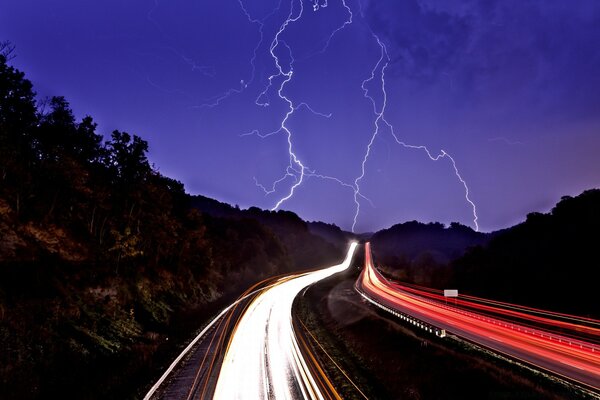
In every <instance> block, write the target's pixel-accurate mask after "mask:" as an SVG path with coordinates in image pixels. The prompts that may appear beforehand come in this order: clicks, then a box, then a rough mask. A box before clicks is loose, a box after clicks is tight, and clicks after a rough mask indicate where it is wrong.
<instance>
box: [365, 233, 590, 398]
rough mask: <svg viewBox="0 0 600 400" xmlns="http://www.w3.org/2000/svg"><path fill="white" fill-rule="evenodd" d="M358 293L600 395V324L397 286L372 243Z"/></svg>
mask: <svg viewBox="0 0 600 400" xmlns="http://www.w3.org/2000/svg"><path fill="white" fill-rule="evenodd" d="M356 288H357V290H359V292H361V294H362V295H363V296H365V297H367V298H368V299H369V300H372V301H375V302H376V303H377V304H380V305H383V306H385V307H386V308H390V309H392V310H395V311H396V312H398V313H402V314H407V315H410V316H412V317H413V318H416V319H418V320H420V321H422V322H425V323H426V324H430V325H433V326H435V327H437V328H440V329H444V330H446V331H447V332H450V333H452V334H454V335H456V336H458V337H461V338H463V339H466V340H468V341H471V342H474V343H476V344H479V345H482V346H484V347H486V348H488V349H491V350H493V351H495V352H498V353H501V354H504V355H507V356H509V357H511V358H514V359H518V360H520V361H523V362H525V363H527V364H529V365H531V366H534V367H537V368H539V369H541V370H545V371H549V372H551V373H553V374H555V375H558V376H562V377H564V378H567V379H568V380H570V381H574V382H576V383H579V384H581V385H582V386H584V387H587V388H591V389H592V390H595V391H598V390H600V345H599V344H598V343H599V342H600V321H597V320H593V319H589V318H580V317H576V316H570V315H566V314H558V313H552V312H547V311H543V310H537V309H532V308H528V307H521V306H517V305H512V304H507V303H501V302H494V301H486V300H485V299H478V298H474V297H468V296H459V298H458V299H456V300H454V299H449V300H448V299H445V298H444V297H443V296H441V295H440V294H437V293H436V292H435V291H434V290H426V289H425V288H418V287H415V286H409V285H403V284H400V283H395V282H391V281H389V280H387V279H386V278H385V277H383V276H382V275H381V273H380V272H379V271H377V269H376V268H375V266H374V264H373V260H372V255H371V249H370V244H369V243H367V244H366V248H365V268H364V270H363V272H362V273H361V275H360V277H359V279H358V281H357V284H356ZM399 315H401V314H399Z"/></svg>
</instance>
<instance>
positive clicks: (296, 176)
mask: <svg viewBox="0 0 600 400" xmlns="http://www.w3.org/2000/svg"><path fill="white" fill-rule="evenodd" d="M294 4H295V2H294V0H292V1H291V3H290V12H289V14H288V16H287V18H286V20H285V21H284V22H283V23H282V24H281V26H280V27H279V30H278V31H277V33H276V34H275V37H274V38H273V41H272V42H271V46H270V48H269V53H270V55H271V58H272V59H273V61H274V64H275V67H276V70H277V72H276V73H275V74H273V75H271V76H269V78H268V85H267V86H266V87H265V89H264V90H263V91H262V92H261V93H260V94H259V95H258V97H257V98H256V101H255V104H256V105H258V106H262V107H267V106H269V105H270V102H269V98H268V92H269V90H270V89H271V87H272V86H273V81H274V80H275V79H277V78H279V77H282V78H283V80H282V82H281V84H280V86H279V89H278V90H277V95H278V97H279V99H280V100H283V101H284V102H286V103H287V104H288V111H287V112H286V114H285V116H284V118H283V120H282V121H281V125H280V126H279V128H278V129H276V130H275V131H272V132H269V133H267V134H261V133H260V132H259V131H258V130H256V129H254V130H252V131H251V132H248V133H244V134H242V135H240V136H251V135H255V136H258V137H259V138H261V139H264V138H267V137H269V136H272V135H275V134H278V133H281V132H284V133H285V135H286V137H287V143H288V148H287V150H288V156H289V164H288V166H287V167H286V170H285V173H284V174H283V176H282V177H281V178H279V179H277V180H276V181H274V182H273V184H272V185H271V187H270V188H267V187H265V186H264V185H263V184H261V183H259V182H258V180H257V179H256V177H254V182H255V184H256V186H257V187H259V188H260V189H262V190H263V191H264V193H265V195H268V194H272V193H275V192H276V190H277V185H279V184H280V183H282V182H283V181H285V180H286V179H288V178H292V179H293V183H292V185H291V186H290V188H289V190H288V192H287V194H286V195H285V196H283V197H281V198H280V199H279V200H278V201H277V202H276V203H275V205H274V206H273V207H272V208H271V210H272V211H274V210H277V209H278V208H279V207H280V206H281V205H282V204H283V203H285V202H286V201H287V200H289V199H290V198H292V197H293V195H294V193H295V191H296V189H297V188H298V187H299V186H300V185H301V184H302V183H303V182H304V179H305V178H307V177H310V178H318V179H322V180H329V181H334V182H336V183H338V184H340V185H341V186H343V187H346V188H350V189H352V191H353V192H356V188H355V187H354V186H353V185H350V184H348V183H346V182H343V181H342V180H340V179H338V178H336V177H333V176H329V175H323V174H319V173H316V172H315V171H313V170H310V169H308V168H307V167H306V166H305V165H304V164H303V162H302V161H301V160H300V158H299V157H298V156H297V154H296V153H295V151H294V147H293V139H292V132H291V130H290V129H289V128H288V127H287V125H286V123H287V121H288V120H289V118H290V117H291V116H292V115H293V114H294V112H295V111H297V110H298V109H299V108H301V107H305V108H306V109H308V110H309V111H310V112H311V113H313V114H315V115H317V116H321V117H324V118H330V117H331V113H330V114H325V113H321V112H317V111H315V110H314V109H313V108H312V107H311V106H310V105H309V104H307V103H306V102H302V103H299V104H298V105H295V104H294V102H293V101H292V100H291V99H290V98H289V97H287V96H286V95H285V94H283V90H284V87H285V85H286V84H287V83H288V82H290V81H291V80H292V77H293V73H294V69H293V65H294V62H295V59H294V56H293V53H292V49H291V48H290V47H289V46H288V44H287V43H285V41H283V40H281V39H280V36H281V35H282V34H283V32H284V31H285V30H286V28H287V27H288V26H289V25H290V24H291V23H294V22H296V21H298V20H299V19H300V18H302V15H303V12H304V3H303V0H300V2H299V4H300V10H299V11H298V13H297V15H295V16H294ZM341 4H342V6H343V7H344V8H345V9H346V11H347V12H348V19H346V20H345V21H344V23H343V24H342V25H341V26H339V27H338V28H336V29H335V30H334V31H333V32H331V34H330V35H329V36H328V38H327V40H326V41H325V45H324V46H323V47H322V48H321V50H319V52H318V53H323V52H325V51H326V50H327V48H328V47H329V44H330V43H331V40H332V39H333V37H334V36H335V35H336V34H337V33H338V32H339V31H341V30H342V29H344V28H345V27H346V26H347V25H350V24H351V23H352V18H353V14H352V10H351V9H350V7H348V5H347V4H346V0H342V1H341ZM327 6H328V1H327V0H325V1H324V2H323V3H320V2H319V1H318V0H314V1H313V2H312V7H313V11H315V12H316V11H318V10H319V9H321V8H325V7H327ZM281 44H282V45H283V46H285V47H286V48H287V50H288V52H289V55H290V58H291V60H290V62H289V69H287V71H284V68H283V67H282V65H281V63H280V59H279V57H278V56H277V55H276V50H277V48H278V47H279V46H280V45H281ZM315 54H317V53H315ZM315 54H312V55H315ZM312 55H311V56H312ZM309 57H310V56H309ZM354 197H355V199H356V198H358V197H361V198H362V199H365V200H367V201H368V202H369V203H371V204H372V202H371V200H370V199H368V198H367V197H365V196H363V195H362V194H361V193H358V194H357V193H354Z"/></svg>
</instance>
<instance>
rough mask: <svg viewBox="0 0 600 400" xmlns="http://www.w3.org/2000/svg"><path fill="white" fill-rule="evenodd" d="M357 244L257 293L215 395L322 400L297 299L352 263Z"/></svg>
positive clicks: (238, 329)
mask: <svg viewBox="0 0 600 400" xmlns="http://www.w3.org/2000/svg"><path fill="white" fill-rule="evenodd" d="M356 247H357V244H356V243H352V244H351V245H350V249H349V250H348V253H347V255H346V259H345V260H344V261H343V262H342V263H341V264H339V265H335V266H332V267H329V268H325V269H322V270H318V271H315V272H309V273H305V274H300V275H297V276H293V277H290V278H288V279H283V280H281V281H279V282H278V284H276V285H274V286H272V287H271V288H269V289H268V290H265V291H264V292H262V293H261V294H260V295H259V296H257V297H256V298H255V299H254V300H253V301H252V302H251V303H250V304H249V305H248V307H247V309H246V311H245V312H244V314H243V316H242V317H241V318H240V320H239V322H238V324H237V325H236V327H235V330H234V331H233V334H232V335H233V336H232V338H231V341H230V343H229V346H228V347H227V351H226V353H225V357H224V360H223V364H222V366H221V371H220V373H219V379H218V381H217V386H216V389H215V395H214V398H216V399H252V400H254V399H265V398H276V399H297V398H304V399H322V398H324V396H323V394H322V393H321V390H320V388H319V386H318V384H317V383H316V379H315V377H313V376H312V374H311V371H310V369H309V368H308V366H307V362H306V360H304V358H303V356H302V353H301V352H300V349H299V344H298V340H297V338H296V335H295V333H294V330H293V327H292V314H291V310H292V303H293V302H294V299H295V297H296V296H297V295H298V294H299V293H300V292H301V291H302V290H303V289H305V288H306V287H308V286H310V285H312V284H313V283H315V282H318V281H319V280H321V279H325V278H327V277H329V276H331V275H333V274H336V273H339V272H342V271H344V270H346V269H347V268H348V267H349V266H350V262H351V260H352V257H353V255H354V252H355V250H356Z"/></svg>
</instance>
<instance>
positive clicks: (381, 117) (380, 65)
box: [352, 30, 479, 232]
mask: <svg viewBox="0 0 600 400" xmlns="http://www.w3.org/2000/svg"><path fill="white" fill-rule="evenodd" d="M370 31H371V35H372V36H373V38H374V39H375V40H376V41H377V44H378V46H379V48H380V50H381V52H380V56H379V59H378V60H377V63H376V64H375V66H374V67H373V69H372V70H371V75H370V76H369V77H368V78H367V79H365V80H364V81H363V82H362V84H361V88H362V90H363V93H364V96H365V98H366V99H368V100H369V101H370V103H371V105H372V106H373V113H374V114H375V116H376V118H375V122H374V125H375V127H374V131H373V134H372V135H371V139H370V141H369V143H368V145H367V149H366V151H365V155H364V157H363V160H362V164H361V173H360V175H359V176H357V177H356V179H355V180H354V186H355V192H354V203H355V204H356V208H355V213H354V219H353V222H352V232H354V229H355V228H356V223H357V221H358V217H359V215H360V201H359V195H360V194H361V192H360V182H361V181H362V180H363V179H364V177H365V171H366V164H367V161H368V160H369V157H370V155H371V149H372V147H373V143H374V142H375V139H376V137H377V136H378V135H379V132H380V128H381V126H380V124H381V123H382V124H383V125H384V126H385V127H387V129H388V130H389V132H390V134H391V135H392V137H393V139H394V140H395V142H396V143H397V144H399V145H400V146H402V147H404V148H407V149H416V150H422V151H424V152H425V154H426V155H427V157H429V159H430V160H431V161H438V160H440V159H442V158H447V159H448V160H450V163H451V164H452V168H453V169H454V174H455V175H456V177H457V179H458V180H459V181H460V183H461V184H462V186H463V187H464V190H465V200H466V201H467V203H469V204H470V206H471V209H472V213H473V225H474V226H475V230H476V231H479V224H478V223H477V220H478V216H477V206H476V205H475V203H474V202H473V201H472V200H471V198H470V197H469V186H468V185H467V182H466V181H465V180H464V179H463V177H462V175H461V173H460V171H459V169H458V167H457V166H456V161H455V160H454V158H453V157H452V156H451V155H450V154H448V152H446V151H445V150H443V149H441V150H440V152H439V153H438V154H437V155H435V156H434V155H432V153H431V152H430V151H429V149H428V148H427V147H426V146H423V145H412V144H408V143H406V142H404V141H402V140H400V139H399V138H398V136H397V135H396V133H395V132H394V127H393V125H392V124H391V123H389V122H388V120H387V119H386V117H385V111H386V108H387V91H386V84H385V71H386V69H387V67H388V65H389V63H390V57H389V54H388V51H387V47H386V45H385V44H384V43H383V42H382V41H381V39H380V38H379V36H377V35H376V34H375V33H374V32H373V31H372V30H370ZM378 70H381V73H380V74H379V77H380V81H381V86H380V88H381V92H382V95H383V102H382V105H381V108H379V109H378V107H377V102H376V101H375V99H374V98H373V96H371V95H370V94H369V90H368V89H367V87H366V85H367V84H368V83H369V82H371V81H373V80H374V79H375V75H376V74H377V71H378Z"/></svg>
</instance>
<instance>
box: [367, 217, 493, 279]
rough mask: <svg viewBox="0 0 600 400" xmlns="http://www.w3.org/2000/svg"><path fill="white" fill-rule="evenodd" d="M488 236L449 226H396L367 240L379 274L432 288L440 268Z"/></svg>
mask: <svg viewBox="0 0 600 400" xmlns="http://www.w3.org/2000/svg"><path fill="white" fill-rule="evenodd" d="M489 238H490V234H484V233H479V232H475V231H474V230H472V229H471V228H469V227H467V226H464V225H461V224H458V223H452V224H450V226H449V227H445V226H444V225H443V224H440V223H429V224H424V223H421V222H417V221H411V222H405V223H402V224H397V225H394V226H392V227H391V228H389V229H384V230H381V231H379V232H376V233H375V234H373V236H372V237H371V239H370V241H371V244H372V249H373V255H374V257H375V259H376V260H377V263H378V265H380V267H381V268H382V270H383V272H385V273H387V274H389V275H391V276H392V277H394V278H396V279H399V280H404V281H409V282H413V283H417V284H421V285H436V284H438V281H440V280H443V279H445V278H444V277H445V275H446V273H447V271H446V269H445V268H444V267H445V266H446V265H447V264H448V263H449V262H450V261H451V260H453V259H455V258H457V257H460V256H462V255H463V254H464V253H465V251H466V250H467V249H468V248H469V247H472V246H476V245H481V244H484V243H486V242H487V241H488V240H489Z"/></svg>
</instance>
